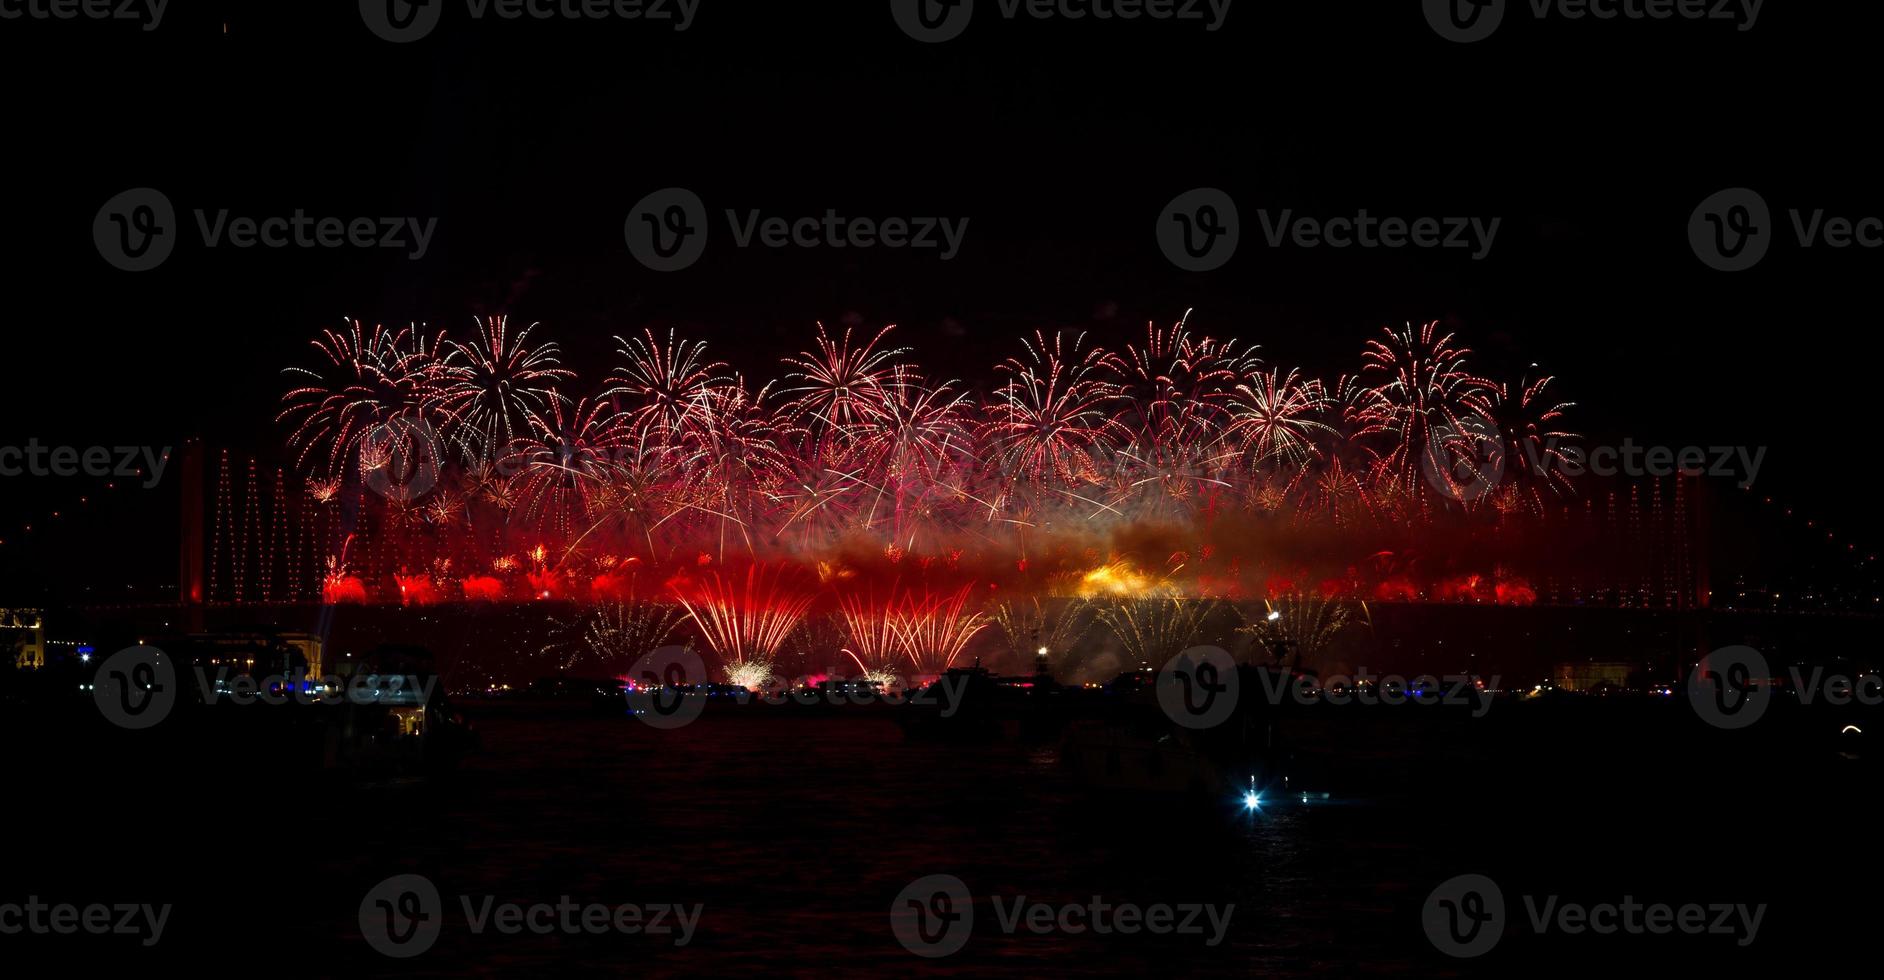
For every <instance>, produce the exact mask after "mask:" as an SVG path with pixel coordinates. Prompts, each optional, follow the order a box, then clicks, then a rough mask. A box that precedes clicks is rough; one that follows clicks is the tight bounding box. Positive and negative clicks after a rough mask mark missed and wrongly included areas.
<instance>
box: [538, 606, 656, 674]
mask: <svg viewBox="0 0 1884 980" xmlns="http://www.w3.org/2000/svg"><path fill="white" fill-rule="evenodd" d="M680 618H681V613H680V610H679V609H678V608H676V607H674V606H671V605H660V604H656V603H652V602H633V601H630V602H603V603H599V604H597V605H595V606H593V607H591V608H588V609H585V610H581V611H579V612H578V613H577V615H576V616H575V617H574V618H572V619H569V620H565V621H563V622H560V623H558V624H557V626H556V628H555V629H553V630H552V631H551V634H550V641H549V643H548V644H546V645H545V646H544V647H543V649H542V651H541V655H542V656H543V657H544V658H546V659H547V660H549V661H550V662H551V663H552V664H554V665H555V667H556V669H557V670H559V671H576V670H579V669H581V670H591V669H592V670H594V671H596V672H598V673H607V674H618V673H620V672H622V671H625V670H627V669H628V668H629V666H630V665H632V664H633V663H635V661H637V660H639V659H641V658H642V657H645V656H647V655H648V654H649V653H650V652H652V651H653V650H654V649H655V648H656V647H659V646H661V645H663V644H665V643H666V642H667V641H668V640H669V639H670V638H672V637H673V635H674V630H675V629H676V628H677V627H679V625H680Z"/></svg>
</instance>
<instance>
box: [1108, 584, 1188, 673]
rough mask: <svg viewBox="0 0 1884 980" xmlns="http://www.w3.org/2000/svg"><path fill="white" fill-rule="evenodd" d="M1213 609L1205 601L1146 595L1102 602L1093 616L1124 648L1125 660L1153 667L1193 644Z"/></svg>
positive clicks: (1172, 596) (1158, 665)
mask: <svg viewBox="0 0 1884 980" xmlns="http://www.w3.org/2000/svg"><path fill="white" fill-rule="evenodd" d="M1215 608H1216V603H1215V602H1213V601H1211V600H1208V599H1187V598H1184V597H1183V596H1175V595H1148V596H1142V597H1140V598H1136V599H1124V600H1121V601H1118V602H1109V603H1105V604H1103V605H1101V606H1100V607H1099V610H1098V612H1097V614H1096V615H1097V616H1098V619H1099V622H1101V623H1104V624H1105V626H1106V628H1107V629H1108V630H1110V631H1111V632H1112V635H1113V636H1114V637H1115V638H1117V639H1118V641H1119V644H1120V645H1121V646H1123V647H1124V648H1125V654H1126V657H1127V659H1128V660H1131V661H1136V662H1137V663H1139V664H1142V665H1146V666H1150V667H1154V668H1156V667H1162V666H1164V663H1165V661H1167V660H1170V659H1171V658H1172V657H1175V656H1177V655H1178V654H1180V653H1183V652H1184V650H1185V649H1186V648H1188V647H1190V646H1191V645H1192V644H1193V643H1195V642H1196V640H1197V635H1198V632H1199V631H1200V630H1201V629H1202V628H1203V625H1204V620H1205V619H1206V618H1208V617H1209V615H1210V613H1211V612H1212V611H1213V610H1214V609H1215Z"/></svg>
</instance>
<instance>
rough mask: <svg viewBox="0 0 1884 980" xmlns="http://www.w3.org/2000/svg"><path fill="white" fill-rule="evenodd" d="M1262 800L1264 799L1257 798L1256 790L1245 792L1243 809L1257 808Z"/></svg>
mask: <svg viewBox="0 0 1884 980" xmlns="http://www.w3.org/2000/svg"><path fill="white" fill-rule="evenodd" d="M1260 802H1262V801H1261V800H1258V799H1257V798H1256V791H1255V790H1250V791H1249V792H1247V793H1244V794H1243V809H1245V810H1254V809H1256V805H1257V804H1258V803H1260Z"/></svg>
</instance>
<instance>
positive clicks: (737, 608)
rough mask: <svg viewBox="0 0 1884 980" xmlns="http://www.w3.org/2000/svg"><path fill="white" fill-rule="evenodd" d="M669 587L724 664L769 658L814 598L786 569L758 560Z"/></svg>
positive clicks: (678, 580)
mask: <svg viewBox="0 0 1884 980" xmlns="http://www.w3.org/2000/svg"><path fill="white" fill-rule="evenodd" d="M669 588H670V589H671V591H672V592H673V594H674V597H675V598H676V599H678V600H679V601H680V604H681V606H682V607H683V608H685V609H686V610H687V616H688V618H690V619H692V620H693V624H694V626H695V628H697V629H698V630H699V631H700V638H701V639H702V640H704V641H705V642H706V645H707V647H708V648H709V649H711V650H712V651H713V652H714V653H717V654H719V655H720V656H722V657H724V658H726V660H727V661H728V662H729V663H747V662H756V661H759V660H765V661H771V660H772V659H773V658H774V656H775V655H776V654H777V653H778V650H779V647H781V646H783V645H784V643H785V639H786V637H788V636H790V635H791V633H792V631H793V630H795V629H797V628H798V623H799V621H800V620H802V619H804V617H805V613H806V612H807V611H808V610H809V609H810V608H811V603H812V601H813V600H814V599H815V598H816V594H815V593H813V592H812V591H810V590H809V589H803V588H799V587H797V583H796V582H795V581H793V577H792V575H791V574H790V572H789V571H788V570H787V569H786V568H784V567H782V566H771V567H767V566H764V565H761V564H759V563H757V562H755V563H753V564H751V565H748V566H747V567H746V571H745V574H744V575H726V574H722V573H720V572H719V571H717V570H709V571H705V572H701V573H699V574H697V575H693V576H689V577H687V578H685V579H676V580H675V581H674V582H673V583H671V584H670V586H669Z"/></svg>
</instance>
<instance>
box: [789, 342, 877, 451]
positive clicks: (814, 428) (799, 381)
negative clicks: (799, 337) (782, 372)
mask: <svg viewBox="0 0 1884 980" xmlns="http://www.w3.org/2000/svg"><path fill="white" fill-rule="evenodd" d="M894 329H896V327H895V325H894V324H892V325H891V326H887V327H884V328H883V329H882V330H879V331H877V334H876V336H874V337H872V338H870V340H869V341H868V342H866V343H864V344H862V345H860V346H855V347H853V346H852V345H851V332H850V331H849V330H846V331H844V337H843V339H842V340H832V339H831V337H830V335H829V334H827V333H825V332H824V324H822V323H820V324H818V345H817V346H818V349H817V351H816V352H815V353H814V352H811V351H807V352H805V353H803V354H800V355H799V356H797V357H788V358H786V359H785V365H786V366H787V367H790V368H794V369H795V370H794V371H793V372H792V373H791V374H790V375H787V376H786V383H787V384H788V385H789V387H787V388H786V389H785V391H784V394H785V395H786V396H787V397H788V398H790V399H791V400H790V401H789V402H787V403H786V404H785V415H786V417H787V418H789V419H790V420H792V421H793V422H795V423H797V424H798V425H800V426H802V427H804V429H805V431H806V432H808V433H809V435H810V438H811V445H810V446H809V452H808V453H807V455H809V456H811V457H812V458H814V459H821V458H824V457H825V456H826V455H827V454H829V453H834V452H837V451H839V450H840V448H841V444H842V442H843V441H844V439H843V436H844V435H845V434H846V433H847V432H848V431H849V430H850V428H851V427H852V426H855V425H857V424H858V423H860V422H862V421H863V420H864V419H865V418H868V417H869V416H870V415H872V414H874V413H875V412H877V410H878V409H879V407H880V406H881V405H882V403H883V401H884V400H885V399H886V398H888V397H889V391H890V389H891V388H892V387H893V386H894V385H895V384H896V383H897V381H898V378H897V376H896V374H895V372H894V371H893V370H892V365H893V362H894V361H895V359H896V358H897V357H899V356H900V355H902V354H904V353H907V351H906V350H878V349H877V344H878V343H880V342H882V340H883V338H884V337H885V336H887V335H888V334H889V332H890V331H892V330H894Z"/></svg>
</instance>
